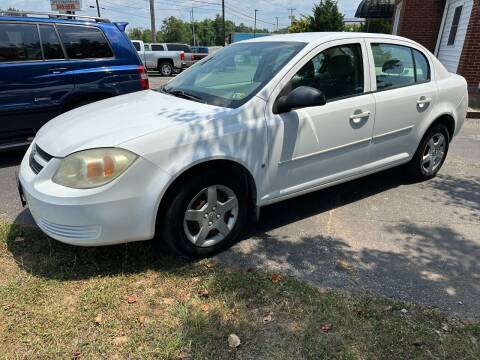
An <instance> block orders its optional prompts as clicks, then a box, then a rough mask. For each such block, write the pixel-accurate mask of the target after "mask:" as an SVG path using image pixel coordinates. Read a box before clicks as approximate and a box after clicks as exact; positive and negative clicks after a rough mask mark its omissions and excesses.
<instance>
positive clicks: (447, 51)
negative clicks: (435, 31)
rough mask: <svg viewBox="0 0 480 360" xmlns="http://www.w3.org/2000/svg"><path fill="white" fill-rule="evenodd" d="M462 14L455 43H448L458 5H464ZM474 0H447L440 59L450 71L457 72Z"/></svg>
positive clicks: (439, 49)
mask: <svg viewBox="0 0 480 360" xmlns="http://www.w3.org/2000/svg"><path fill="white" fill-rule="evenodd" d="M462 5H463V9H462V15H461V16H460V23H459V24H458V31H457V36H456V38H455V43H454V44H453V45H447V44H448V37H449V35H450V29H451V28H452V22H453V15H454V14H455V9H456V8H457V7H458V6H462ZM472 7H473V0H447V4H446V6H445V11H446V13H445V16H444V22H443V27H442V29H441V31H440V39H439V44H438V52H437V57H438V59H439V60H440V61H441V62H442V63H443V65H445V67H446V68H447V69H448V71H450V72H453V73H456V72H457V69H458V63H459V62H460V56H461V55H462V50H463V43H464V42H465V35H466V33H467V28H468V23H469V21H470V15H471V13H472Z"/></svg>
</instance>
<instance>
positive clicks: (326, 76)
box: [289, 44, 364, 101]
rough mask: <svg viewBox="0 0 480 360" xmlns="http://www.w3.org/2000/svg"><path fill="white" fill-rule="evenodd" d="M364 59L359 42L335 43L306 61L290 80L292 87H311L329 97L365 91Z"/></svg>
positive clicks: (333, 97) (330, 98) (340, 96)
mask: <svg viewBox="0 0 480 360" xmlns="http://www.w3.org/2000/svg"><path fill="white" fill-rule="evenodd" d="M363 84H364V79H363V58H362V49H361V46H360V44H349V45H341V46H335V47H332V48H330V49H327V50H324V51H322V52H321V53H320V54H318V55H317V56H315V57H314V58H313V59H312V60H310V61H309V62H308V63H307V64H305V65H304V66H303V67H302V68H301V69H300V71H299V72H298V73H296V74H295V75H294V76H293V78H292V81H291V89H289V90H293V89H295V88H297V87H299V86H310V87H313V88H316V89H318V90H320V91H322V92H323V93H324V94H325V97H326V98H327V101H328V100H332V99H338V98H342V97H346V96H351V95H355V94H361V93H363V92H364V85H363Z"/></svg>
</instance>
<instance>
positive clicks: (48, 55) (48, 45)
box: [39, 25, 65, 60]
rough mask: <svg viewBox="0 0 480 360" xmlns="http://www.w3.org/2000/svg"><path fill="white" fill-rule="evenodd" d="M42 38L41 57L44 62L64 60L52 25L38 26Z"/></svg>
mask: <svg viewBox="0 0 480 360" xmlns="http://www.w3.org/2000/svg"><path fill="white" fill-rule="evenodd" d="M39 29H40V36H41V37H42V46H43V55H44V57H45V59H46V60H54V59H64V58H65V55H64V54H63V50H62V45H61V44H60V39H59V38H58V35H57V32H56V31H55V28H54V27H53V26H52V25H39Z"/></svg>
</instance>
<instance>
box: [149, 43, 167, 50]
mask: <svg viewBox="0 0 480 360" xmlns="http://www.w3.org/2000/svg"><path fill="white" fill-rule="evenodd" d="M164 50H165V49H164V48H163V45H158V44H156V45H152V51H164Z"/></svg>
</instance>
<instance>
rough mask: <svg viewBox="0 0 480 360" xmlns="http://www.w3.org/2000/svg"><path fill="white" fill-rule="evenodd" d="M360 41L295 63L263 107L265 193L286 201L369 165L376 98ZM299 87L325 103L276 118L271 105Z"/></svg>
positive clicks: (332, 46) (337, 45) (333, 46)
mask: <svg viewBox="0 0 480 360" xmlns="http://www.w3.org/2000/svg"><path fill="white" fill-rule="evenodd" d="M368 72H369V68H368V62H367V60H366V48H365V44H364V42H363V40H359V41H356V40H355V41H354V40H349V41H345V40H342V41H335V42H331V43H328V45H327V44H324V45H322V46H321V47H319V49H318V50H317V51H314V52H312V53H311V55H310V56H309V57H308V58H306V59H304V60H303V61H302V62H301V63H299V64H297V65H296V66H295V67H294V68H293V69H292V71H291V72H290V73H289V75H287V78H286V79H284V81H283V82H282V83H281V84H280V85H279V87H277V89H276V91H274V92H273V94H272V96H271V98H270V100H269V102H268V105H267V123H268V127H269V141H270V143H271V144H272V146H273V148H272V151H271V156H270V164H269V167H270V169H271V171H270V172H269V173H270V175H271V177H270V179H269V184H270V191H269V193H268V195H266V196H265V198H264V199H263V200H264V201H265V202H269V201H271V200H273V199H275V198H281V197H288V196H291V195H293V194H296V193H299V192H303V191H308V190H311V189H313V188H315V187H318V186H321V185H322V184H327V183H331V182H334V181H335V180H338V179H340V178H348V177H349V176H354V175H355V174H357V173H358V172H360V171H361V168H362V166H364V165H366V164H368V162H369V148H370V147H369V146H370V140H371V135H372V130H373V123H374V119H375V100H374V97H373V95H372V94H370V93H369V88H370V77H369V73H368ZM299 86H310V87H314V88H317V89H319V90H320V91H322V92H323V93H324V94H325V96H326V98H327V104H325V105H323V106H317V107H310V108H304V109H298V110H292V111H290V112H288V113H284V114H275V102H276V101H277V99H278V98H279V97H281V96H283V95H286V94H288V93H289V92H290V91H291V90H293V89H295V88H297V87H299Z"/></svg>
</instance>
